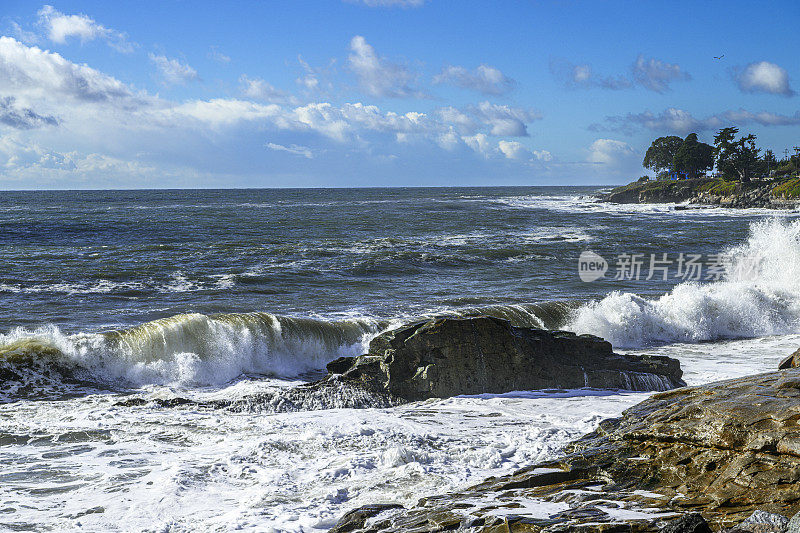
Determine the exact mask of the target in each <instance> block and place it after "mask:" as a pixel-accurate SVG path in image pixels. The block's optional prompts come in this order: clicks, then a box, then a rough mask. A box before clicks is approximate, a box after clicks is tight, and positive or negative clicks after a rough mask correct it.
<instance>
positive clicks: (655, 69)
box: [632, 54, 692, 93]
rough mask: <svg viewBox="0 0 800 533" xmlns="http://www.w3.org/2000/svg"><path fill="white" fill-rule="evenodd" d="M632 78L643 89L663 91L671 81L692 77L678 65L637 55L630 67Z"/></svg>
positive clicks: (685, 79)
mask: <svg viewBox="0 0 800 533" xmlns="http://www.w3.org/2000/svg"><path fill="white" fill-rule="evenodd" d="M632 71H633V79H634V80H635V81H636V82H637V83H638V84H639V85H641V86H642V87H644V88H645V89H648V90H651V91H655V92H657V93H664V92H666V91H668V90H669V88H670V87H669V86H670V84H671V83H672V82H673V81H687V80H690V79H692V77H691V76H690V75H689V74H688V73H687V72H685V71H683V70H681V67H680V65H677V64H675V63H665V62H664V61H661V60H659V59H654V58H650V59H645V57H644V56H643V55H641V54H640V55H639V57H638V58H636V61H635V62H634V64H633V67H632Z"/></svg>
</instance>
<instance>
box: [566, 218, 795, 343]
mask: <svg viewBox="0 0 800 533" xmlns="http://www.w3.org/2000/svg"><path fill="white" fill-rule="evenodd" d="M727 255H728V256H729V257H730V258H731V264H730V266H729V268H728V269H727V272H726V275H725V276H724V277H723V279H722V280H720V281H717V282H712V283H702V284H701V283H694V282H686V283H681V284H679V285H676V286H675V288H674V289H673V290H672V291H670V292H669V293H666V294H664V295H662V296H661V297H659V298H655V299H648V298H642V297H640V296H637V295H635V294H631V293H622V292H613V293H611V294H609V295H608V296H606V297H605V298H603V299H602V300H600V301H597V302H592V303H589V304H587V305H584V306H582V307H581V308H580V309H578V310H577V311H576V312H575V313H574V315H573V317H572V319H571V320H570V321H569V322H568V324H567V325H566V329H569V330H572V331H575V332H577V333H591V334H593V335H598V336H600V337H603V338H605V339H606V340H608V341H609V342H611V343H612V344H613V345H614V346H616V347H625V348H635V347H643V346H648V345H654V344H669V343H675V342H701V341H713V340H720V339H732V338H750V337H763V336H767V335H783V334H790V333H797V332H800V221H798V220H795V221H792V222H789V221H786V220H782V219H779V218H770V219H765V220H762V221H760V222H755V223H753V224H752V225H751V227H750V235H749V238H748V240H747V242H745V243H744V244H742V245H740V246H737V247H734V248H731V249H730V250H728V251H727Z"/></svg>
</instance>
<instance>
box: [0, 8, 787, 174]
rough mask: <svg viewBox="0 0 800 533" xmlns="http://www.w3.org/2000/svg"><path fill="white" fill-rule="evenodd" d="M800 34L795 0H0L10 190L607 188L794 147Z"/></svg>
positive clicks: (2, 119)
mask: <svg viewBox="0 0 800 533" xmlns="http://www.w3.org/2000/svg"><path fill="white" fill-rule="evenodd" d="M799 34H800V4H799V3H797V2H796V1H787V2H771V3H770V4H769V6H767V7H764V6H763V5H754V4H753V3H752V2H735V1H734V2H731V1H728V2H714V1H711V2H669V3H666V2H663V3H662V2H659V3H656V2H641V1H640V2H615V1H602V2H601V1H585V2H577V1H575V2H573V1H553V2H533V1H531V2H523V1H513V2H512V1H509V2H472V1H464V0H461V1H456V0H453V1H447V0H327V1H287V2H281V1H258V2H256V1H253V2H244V1H239V2H225V3H222V2H185V1H169V0H161V1H158V2H148V1H138V2H101V1H91V2H88V1H87V2H84V1H72V2H64V3H57V2H56V3H52V4H43V3H38V2H22V1H16V0H5V1H4V2H3V5H2V7H1V8H0V35H2V37H0V188H3V189H20V188H24V189H31V188H33V189H36V188H143V187H144V188H149V187H293V186H322V187H330V186H336V187H342V186H420V185H422V186H427V185H430V186H439V185H552V184H611V183H622V182H626V181H630V179H632V178H635V177H637V176H639V175H641V174H642V173H643V169H642V168H641V160H642V157H643V153H644V151H645V150H646V148H647V146H648V145H649V143H650V141H651V140H652V139H653V138H655V137H657V136H661V135H668V134H676V135H681V136H685V135H686V134H688V133H689V132H692V131H696V132H698V133H699V135H700V137H701V139H704V140H706V141H709V142H710V140H711V138H712V137H713V133H714V131H715V130H716V129H719V128H721V127H725V126H729V125H735V126H739V127H740V128H741V129H742V130H743V131H746V132H754V133H756V134H757V135H758V139H759V144H760V145H761V146H763V147H766V148H771V149H773V150H775V152H776V153H778V154H779V155H782V153H783V150H784V148H791V147H792V146H794V145H796V144H800V111H799V109H800V107H799V106H798V102H800V97H799V96H798V95H797V93H796V91H797V90H800V62H799V61H797V56H796V51H797V50H798V48H800V46H799V45H800V37H798V35H799ZM721 55H722V56H723V57H722V58H721V59H714V57H715V56H721Z"/></svg>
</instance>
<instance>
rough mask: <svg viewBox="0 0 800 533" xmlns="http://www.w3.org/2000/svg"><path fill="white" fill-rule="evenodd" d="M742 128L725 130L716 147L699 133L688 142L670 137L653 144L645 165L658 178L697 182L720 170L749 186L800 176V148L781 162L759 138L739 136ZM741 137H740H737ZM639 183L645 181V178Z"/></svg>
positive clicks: (720, 187) (715, 187)
mask: <svg viewBox="0 0 800 533" xmlns="http://www.w3.org/2000/svg"><path fill="white" fill-rule="evenodd" d="M738 134H739V128H735V127H728V128H722V129H721V130H719V131H718V132H717V133H716V135H715V136H714V145H713V146H711V145H709V144H706V143H703V142H700V141H699V140H698V138H697V134H696V133H690V134H689V135H687V136H686V138H685V139H681V138H680V137H677V136H674V135H670V136H666V137H659V138H657V139H656V140H654V141H653V143H652V144H651V145H650V147H649V148H648V149H647V152H646V153H645V156H644V160H643V161H642V165H643V166H644V167H645V168H649V169H651V170H652V171H654V172H655V173H656V176H657V179H659V180H668V179H673V180H674V179H682V180H685V179H694V178H698V177H701V176H704V175H705V174H706V173H707V172H708V171H709V170H712V169H714V168H715V167H716V170H717V175H718V176H719V177H721V178H723V179H725V180H728V181H736V182H739V183H748V182H750V181H751V180H760V179H780V178H790V177H800V147H794V151H795V155H792V156H791V157H789V152H788V150H787V151H786V152H784V153H785V154H786V157H785V158H784V159H782V160H779V159H778V158H777V157H775V153H774V152H773V151H772V150H764V152H763V155H762V154H761V148H759V147H758V146H756V136H755V135H753V134H752V133H751V134H748V135H742V136H738ZM737 137H738V138H737ZM639 181H640V182H641V181H644V180H643V179H642V178H640V179H639ZM711 189H713V190H714V191H715V192H714V194H721V193H722V192H724V191H732V190H733V189H732V186H731V185H729V184H724V185H723V184H715V185H709V190H708V192H712V191H711Z"/></svg>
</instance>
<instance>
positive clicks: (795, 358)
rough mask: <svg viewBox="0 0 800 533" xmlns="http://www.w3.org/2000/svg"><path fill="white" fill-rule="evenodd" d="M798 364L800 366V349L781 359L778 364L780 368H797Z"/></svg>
mask: <svg viewBox="0 0 800 533" xmlns="http://www.w3.org/2000/svg"><path fill="white" fill-rule="evenodd" d="M798 366H800V350H797V351H795V352H794V353H793V354H792V355H790V356H789V357H787V358H786V359H784V360H783V361H781V362H780V363H779V364H778V370H786V369H787V368H797V367H798Z"/></svg>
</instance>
